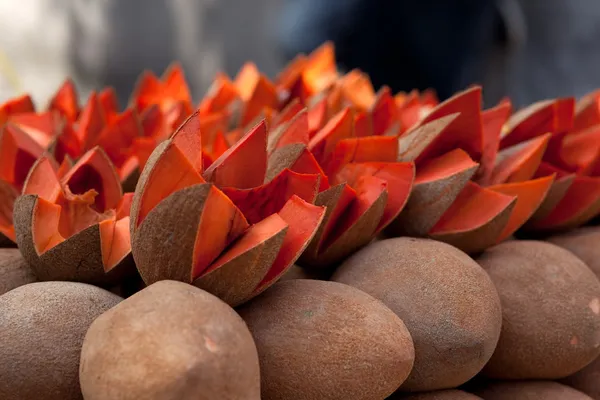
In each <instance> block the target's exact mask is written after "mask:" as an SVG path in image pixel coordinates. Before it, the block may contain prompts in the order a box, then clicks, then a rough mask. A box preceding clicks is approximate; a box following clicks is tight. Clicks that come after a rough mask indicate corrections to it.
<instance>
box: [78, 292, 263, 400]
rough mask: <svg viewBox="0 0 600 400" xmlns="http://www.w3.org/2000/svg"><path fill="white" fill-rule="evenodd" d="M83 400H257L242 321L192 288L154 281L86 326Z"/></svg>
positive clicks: (253, 356) (252, 356)
mask: <svg viewBox="0 0 600 400" xmlns="http://www.w3.org/2000/svg"><path fill="white" fill-rule="evenodd" d="M80 380H81V389H82V392H83V395H84V396H85V399H86V400H96V399H98V400H100V399H102V400H105V399H111V400H126V399H132V400H133V399H146V400H166V399H173V400H175V399H176V400H187V399H194V400H203V399H206V400H208V399H211V400H212V399H223V400H237V399H240V400H241V399H244V400H258V399H260V387H259V386H260V377H259V364H258V355H257V353H256V346H255V345H254V342H253V341H252V336H251V335H250V332H249V331H248V329H247V327H246V325H245V324H244V321H243V320H242V319H241V318H240V317H239V315H237V314H236V313H235V311H233V309H232V308H231V307H229V306H228V305H227V304H225V303H224V302H222V301H221V300H219V299H218V298H217V297H215V296H213V295H211V294H209V293H207V292H205V291H203V290H200V289H198V288H196V287H194V286H192V285H189V284H185V283H181V282H175V281H159V282H157V283H154V284H152V285H150V286H148V287H147V288H145V289H143V290H141V291H140V292H138V293H136V294H134V295H133V296H131V297H129V298H128V299H126V300H123V302H121V303H120V304H119V305H118V306H117V307H114V308H113V309H111V310H109V311H107V312H106V313H104V314H102V315H101V316H100V317H98V318H97V319H96V321H94V323H93V324H92V325H91V326H90V329H89V330H88V333H87V335H86V337H85V341H84V343H83V348H82V351H81V367H80Z"/></svg>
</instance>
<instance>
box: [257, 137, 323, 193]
mask: <svg viewBox="0 0 600 400" xmlns="http://www.w3.org/2000/svg"><path fill="white" fill-rule="evenodd" d="M285 168H289V169H290V170H292V171H294V172H297V173H300V174H313V175H319V177H320V184H319V192H322V191H324V190H326V189H329V179H327V176H326V175H325V172H323V170H322V169H321V166H320V165H319V163H318V162H317V160H316V159H315V157H314V156H313V155H312V153H311V152H310V151H308V149H307V148H306V146H305V145H303V144H301V143H295V144H290V145H287V146H285V147H282V148H279V149H277V150H275V151H274V152H273V153H272V154H271V156H270V157H269V166H268V168H267V175H266V176H265V182H269V181H271V180H272V179H273V178H274V177H275V176H277V175H278V174H280V173H281V171H283V170H284V169H285Z"/></svg>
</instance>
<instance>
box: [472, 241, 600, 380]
mask: <svg viewBox="0 0 600 400" xmlns="http://www.w3.org/2000/svg"><path fill="white" fill-rule="evenodd" d="M478 262H479V264H480V265H481V266H482V267H483V268H484V269H485V270H486V272H487V273H488V274H489V275H490V277H491V279H492V281H493V282H494V284H495V285H496V289H497V290H498V294H499V295H500V299H501V302H502V315H503V324H502V333H501V335H500V340H499V341H498V346H497V347H496V351H495V352H494V355H493V356H492V358H491V359H490V362H489V363H488V364H487V365H486V367H485V368H484V370H483V373H484V375H486V376H488V377H491V378H495V379H558V378H564V377H566V376H568V375H571V374H573V373H574V372H576V371H578V370H580V369H581V368H583V367H585V366H586V365H587V364H589V363H590V362H591V361H592V360H593V359H594V358H596V357H597V356H598V354H599V353H600V282H599V281H598V278H596V276H595V275H594V273H593V272H592V271H591V270H590V269H589V268H588V267H587V266H586V265H585V264H584V263H583V262H582V261H581V260H580V259H578V258H577V257H575V256H574V255H573V254H572V253H571V252H569V251H567V250H565V249H562V248H560V247H558V246H555V245H553V244H550V243H545V242H539V241H526V240H520V241H519V240H515V241H510V242H506V243H502V244H500V245H498V246H494V247H492V248H490V249H488V250H487V251H486V252H485V253H483V254H482V255H481V257H479V259H478Z"/></svg>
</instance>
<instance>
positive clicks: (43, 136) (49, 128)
mask: <svg viewBox="0 0 600 400" xmlns="http://www.w3.org/2000/svg"><path fill="white" fill-rule="evenodd" d="M58 118H59V117H58V115H57V114H56V113H55V112H43V113H35V112H30V113H23V114H16V115H11V116H10V117H9V118H8V121H9V122H10V123H12V124H15V125H17V126H18V127H19V128H21V129H22V130H23V131H24V132H26V133H27V134H28V135H29V136H30V137H31V138H32V139H33V140H35V141H36V142H37V143H38V144H39V145H40V146H41V147H43V148H44V149H46V148H48V147H49V146H50V143H51V142H52V139H54V136H55V135H56V134H57V133H58V128H59V125H60V121H59V119H58Z"/></svg>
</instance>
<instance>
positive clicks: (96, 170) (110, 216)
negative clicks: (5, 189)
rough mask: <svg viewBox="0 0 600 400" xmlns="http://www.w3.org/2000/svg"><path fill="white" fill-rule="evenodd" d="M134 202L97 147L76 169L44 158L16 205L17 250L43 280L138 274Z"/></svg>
mask: <svg viewBox="0 0 600 400" xmlns="http://www.w3.org/2000/svg"><path fill="white" fill-rule="evenodd" d="M131 199H132V194H131V193H128V194H125V195H123V192H122V190H121V184H120V183H119V179H118V177H117V175H116V173H115V170H114V168H113V166H112V163H111V162H110V160H109V159H108V157H107V156H106V153H104V151H102V149H100V148H98V147H95V148H94V149H92V150H90V151H89V152H87V153H86V154H85V155H84V156H83V157H82V158H81V159H80V160H79V161H78V162H77V163H76V164H75V165H73V166H71V165H70V163H69V162H68V161H66V162H64V163H63V164H62V165H61V166H60V167H58V166H57V165H56V164H55V163H54V161H53V160H52V159H51V158H48V157H42V158H40V159H39V160H38V161H36V164H35V165H34V166H33V168H32V169H31V172H30V173H29V176H28V177H27V181H26V182H25V185H24V188H23V195H22V196H20V197H19V198H18V199H17V201H16V202H15V230H16V234H17V244H18V245H19V250H21V252H22V253H23V257H25V259H26V260H27V262H28V263H29V264H31V268H32V269H33V271H34V273H35V275H36V277H37V278H38V279H39V280H44V281H48V280H66V281H78V282H85V283H92V284H95V285H101V286H107V285H111V284H115V283H118V282H119V281H120V280H121V279H123V278H124V277H127V276H130V275H132V274H134V273H135V269H134V266H133V258H132V256H131V243H130V239H129V208H130V204H131Z"/></svg>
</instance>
